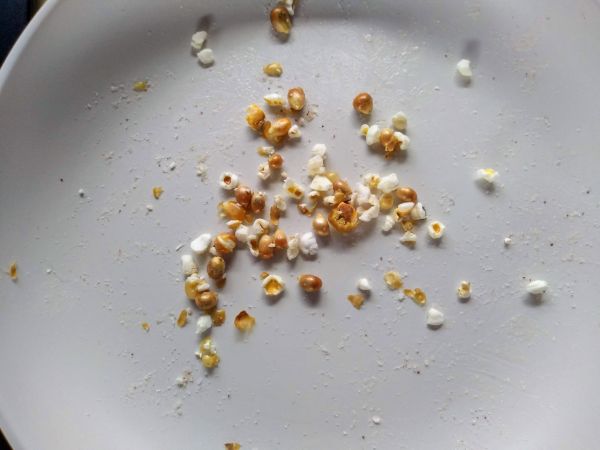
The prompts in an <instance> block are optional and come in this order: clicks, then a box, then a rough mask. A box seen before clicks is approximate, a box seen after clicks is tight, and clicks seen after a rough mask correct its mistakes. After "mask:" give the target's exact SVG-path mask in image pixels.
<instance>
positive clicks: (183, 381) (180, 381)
mask: <svg viewBox="0 0 600 450" xmlns="http://www.w3.org/2000/svg"><path fill="white" fill-rule="evenodd" d="M192 381H194V378H193V376H192V371H191V370H185V371H184V372H183V373H182V374H181V375H179V376H178V377H177V378H175V383H177V386H179V387H181V388H184V387H186V386H187V385H188V384H189V383H191V382H192Z"/></svg>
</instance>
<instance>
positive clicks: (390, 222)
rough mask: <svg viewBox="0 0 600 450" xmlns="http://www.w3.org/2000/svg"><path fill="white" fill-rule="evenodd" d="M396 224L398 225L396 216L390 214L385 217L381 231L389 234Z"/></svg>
mask: <svg viewBox="0 0 600 450" xmlns="http://www.w3.org/2000/svg"><path fill="white" fill-rule="evenodd" d="M395 224H396V219H394V216H392V215H391V214H388V215H387V216H385V219H384V221H383V224H382V225H381V230H382V231H384V232H385V233H387V232H389V231H390V230H391V229H392V228H394V225H395Z"/></svg>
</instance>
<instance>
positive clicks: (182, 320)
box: [177, 309, 188, 328]
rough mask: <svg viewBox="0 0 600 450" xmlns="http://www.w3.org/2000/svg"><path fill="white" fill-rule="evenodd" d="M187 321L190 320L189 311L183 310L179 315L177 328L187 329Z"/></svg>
mask: <svg viewBox="0 0 600 450" xmlns="http://www.w3.org/2000/svg"><path fill="white" fill-rule="evenodd" d="M187 320H188V312H187V309H182V310H181V312H180V313H179V316H177V326H178V327H179V328H183V327H185V326H186V324H187Z"/></svg>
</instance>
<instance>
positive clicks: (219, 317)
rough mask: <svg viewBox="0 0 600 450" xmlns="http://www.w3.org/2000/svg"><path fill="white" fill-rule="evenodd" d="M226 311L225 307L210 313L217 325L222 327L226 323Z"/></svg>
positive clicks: (214, 323)
mask: <svg viewBox="0 0 600 450" xmlns="http://www.w3.org/2000/svg"><path fill="white" fill-rule="evenodd" d="M225 317H226V313H225V310H224V309H215V310H214V311H213V312H211V313H210V318H211V319H212V323H213V325H214V326H215V327H220V326H221V325H223V324H224V323H225Z"/></svg>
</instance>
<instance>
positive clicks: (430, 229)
mask: <svg viewBox="0 0 600 450" xmlns="http://www.w3.org/2000/svg"><path fill="white" fill-rule="evenodd" d="M445 229H446V226H445V225H444V224H443V223H442V222H439V221H437V220H434V221H433V222H431V223H430V224H429V225H428V226H427V234H429V237H430V238H431V239H440V238H441V237H442V236H443V235H444V230H445Z"/></svg>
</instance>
